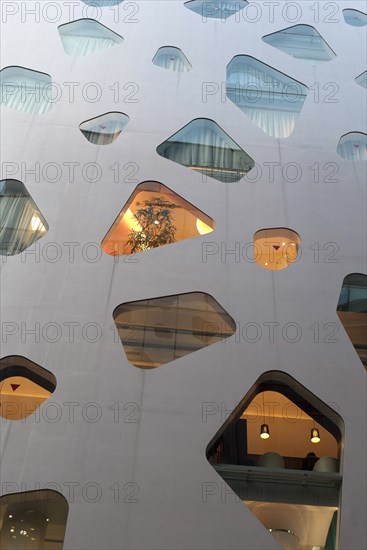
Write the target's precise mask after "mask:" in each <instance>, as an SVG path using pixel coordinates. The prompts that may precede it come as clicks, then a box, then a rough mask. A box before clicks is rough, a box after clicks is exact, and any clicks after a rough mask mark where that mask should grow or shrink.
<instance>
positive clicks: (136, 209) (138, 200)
mask: <svg viewBox="0 0 367 550" xmlns="http://www.w3.org/2000/svg"><path fill="white" fill-rule="evenodd" d="M213 229H214V221H213V220H212V218H210V217H209V216H207V215H206V214H204V213H203V212H201V211H200V210H198V209H197V208H196V207H195V206H193V205H192V204H190V203H189V202H187V201H185V200H184V199H183V198H182V197H180V196H179V195H177V194H176V193H174V192H173V191H172V190H171V189H169V188H168V187H166V186H165V185H163V184H162V183H158V182H144V183H141V184H140V185H138V187H137V188H136V189H135V191H134V193H133V194H132V195H131V197H130V198H129V200H128V201H127V203H126V204H125V206H124V208H123V209H122V210H121V212H120V214H119V215H118V217H117V218H116V220H115V222H114V224H113V225H112V227H111V229H110V230H109V231H108V233H107V235H106V236H105V238H104V239H103V241H102V244H101V247H102V250H103V251H104V252H106V254H110V255H111V256H119V255H127V254H134V253H136V252H142V251H144V250H150V249H151V248H157V247H159V246H164V245H166V244H172V243H175V242H179V241H183V240H185V239H190V238H193V237H200V236H201V235H205V234H207V233H211V232H212V231H213Z"/></svg>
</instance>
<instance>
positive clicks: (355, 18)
mask: <svg viewBox="0 0 367 550" xmlns="http://www.w3.org/2000/svg"><path fill="white" fill-rule="evenodd" d="M343 16H344V20H345V22H346V23H348V25H352V27H364V26H365V25H367V15H366V14H365V13H363V12H361V11H358V10H343Z"/></svg>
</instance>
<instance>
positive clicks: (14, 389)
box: [0, 355, 56, 420]
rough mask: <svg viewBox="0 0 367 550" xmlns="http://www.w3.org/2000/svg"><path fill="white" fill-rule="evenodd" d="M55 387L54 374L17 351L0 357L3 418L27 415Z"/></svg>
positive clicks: (0, 406)
mask: <svg viewBox="0 0 367 550" xmlns="http://www.w3.org/2000/svg"><path fill="white" fill-rule="evenodd" d="M55 389H56V378H55V376H54V375H53V374H52V373H51V372H49V371H48V370H46V369H44V368H43V367H40V366H39V365H37V364H36V363H33V361H30V360H29V359H26V358H25V357H20V356H18V355H12V356H9V357H3V358H2V359H0V416H2V417H3V418H5V419H7V420H20V419H22V418H27V416H30V415H31V414H33V413H34V412H35V411H36V410H37V409H38V407H40V405H42V403H43V402H44V401H46V400H47V399H48V398H49V397H50V396H51V395H52V394H53V392H54V391H55Z"/></svg>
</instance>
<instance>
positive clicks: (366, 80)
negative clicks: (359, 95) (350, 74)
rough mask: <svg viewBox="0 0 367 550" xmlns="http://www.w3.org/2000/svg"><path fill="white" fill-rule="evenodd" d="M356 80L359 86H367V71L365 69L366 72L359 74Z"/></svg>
mask: <svg viewBox="0 0 367 550" xmlns="http://www.w3.org/2000/svg"><path fill="white" fill-rule="evenodd" d="M355 81H356V82H357V84H358V85H359V86H362V87H363V88H367V71H364V73H362V74H360V75H359V76H357V78H356V79H355Z"/></svg>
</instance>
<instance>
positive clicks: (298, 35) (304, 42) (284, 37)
mask: <svg viewBox="0 0 367 550" xmlns="http://www.w3.org/2000/svg"><path fill="white" fill-rule="evenodd" d="M263 41H264V42H266V43H267V44H269V45H270V46H273V47H274V48H277V49H278V50H281V51H282V52H285V53H287V54H288V55H291V56H292V57H295V58H297V59H302V60H303V61H307V62H309V63H312V64H314V63H320V62H322V61H330V60H331V59H333V58H334V57H336V55H335V53H334V52H333V50H332V49H331V48H330V47H329V46H328V45H327V43H326V42H325V40H324V39H323V38H322V36H321V35H320V34H319V33H318V32H317V30H316V29H314V28H313V27H311V26H310V25H295V26H294V27H289V28H288V29H284V30H282V31H278V32H274V33H272V34H268V35H267V36H264V37H263Z"/></svg>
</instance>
